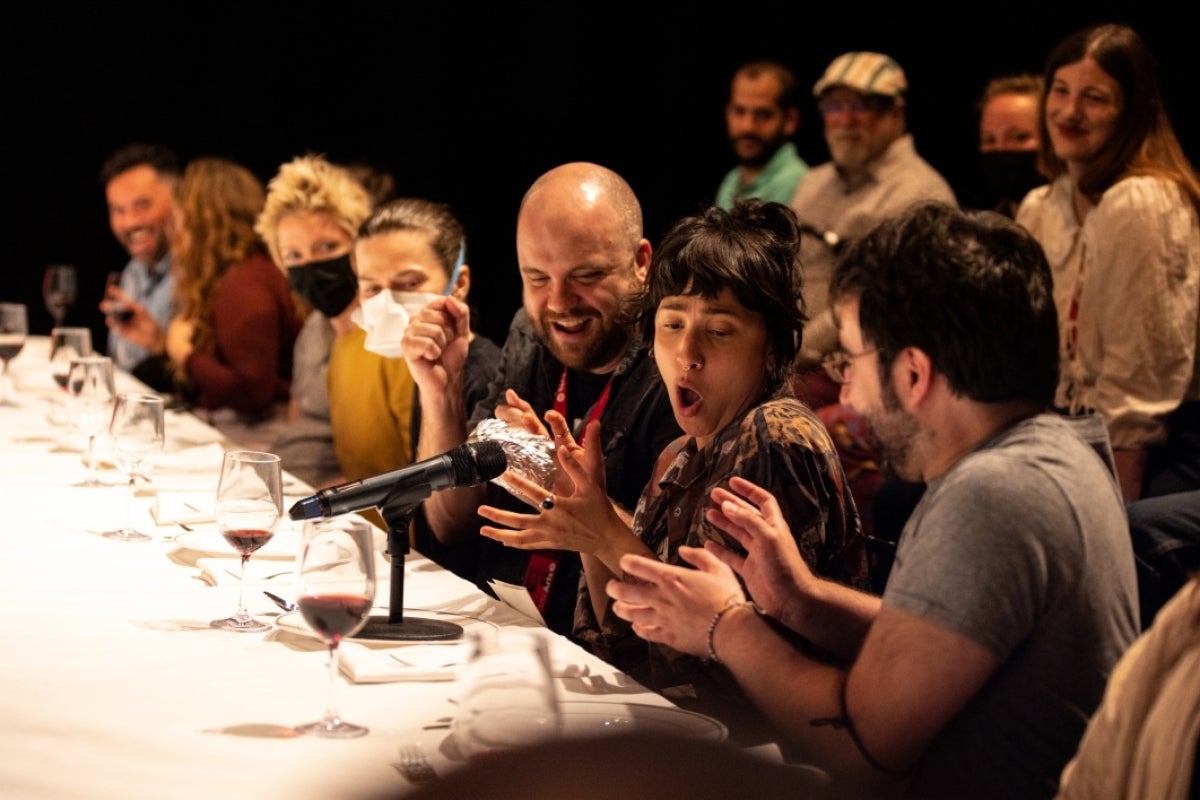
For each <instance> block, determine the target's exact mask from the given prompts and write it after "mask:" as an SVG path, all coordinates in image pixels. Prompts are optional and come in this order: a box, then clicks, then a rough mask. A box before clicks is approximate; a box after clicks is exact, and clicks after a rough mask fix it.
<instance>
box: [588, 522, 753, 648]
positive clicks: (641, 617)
mask: <svg viewBox="0 0 1200 800" xmlns="http://www.w3.org/2000/svg"><path fill="white" fill-rule="evenodd" d="M679 557H680V558H681V559H683V560H684V561H686V562H688V563H689V564H691V565H692V566H694V567H695V569H689V568H687V567H682V566H675V565H673V564H664V563H663V562H661V561H659V560H657V559H654V558H646V557H644V556H636V555H628V556H625V557H624V558H622V559H621V561H620V567H621V569H622V570H623V571H624V573H625V577H626V580H624V581H609V582H608V585H607V586H606V591H607V593H608V596H609V597H611V598H612V599H613V600H614V601H615V602H614V603H613V606H612V609H613V612H614V613H615V614H616V615H617V616H619V617H621V618H622V619H624V620H628V621H629V622H631V623H633V630H634V633H636V634H637V635H638V636H640V637H642V638H643V639H646V640H647V641H651V642H659V643H661V644H665V645H667V646H668V647H672V648H674V649H676V650H679V651H681V652H685V653H691V654H692V655H697V656H703V655H707V653H708V626H709V625H710V624H711V622H712V619H713V615H714V614H716V613H717V612H718V611H720V610H721V609H722V608H725V607H726V606H727V605H728V604H730V603H731V602H738V601H740V600H743V599H744V596H743V593H742V587H741V585H740V584H739V583H738V580H737V576H736V575H734V573H733V570H731V569H730V568H729V567H728V566H726V565H725V564H723V563H721V561H720V559H718V558H717V557H716V556H714V555H713V554H712V553H709V552H707V551H705V550H701V549H700V548H697V547H688V546H687V545H682V546H680V548H679ZM629 578H634V579H636V580H632V581H631V580H629Z"/></svg>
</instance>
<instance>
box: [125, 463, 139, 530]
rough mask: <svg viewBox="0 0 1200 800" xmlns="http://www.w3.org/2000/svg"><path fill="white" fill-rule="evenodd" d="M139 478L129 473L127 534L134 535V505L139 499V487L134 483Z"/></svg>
mask: <svg viewBox="0 0 1200 800" xmlns="http://www.w3.org/2000/svg"><path fill="white" fill-rule="evenodd" d="M136 478H137V476H136V475H135V474H134V473H132V472H131V473H129V494H128V495H127V496H126V498H125V533H127V534H129V535H131V536H132V535H133V530H134V528H133V505H134V501H135V500H136V497H137V486H135V485H134V481H135V480H136Z"/></svg>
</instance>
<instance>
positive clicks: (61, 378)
mask: <svg viewBox="0 0 1200 800" xmlns="http://www.w3.org/2000/svg"><path fill="white" fill-rule="evenodd" d="M54 382H55V383H57V384H58V386H59V388H60V389H66V388H67V373H65V372H56V373H54Z"/></svg>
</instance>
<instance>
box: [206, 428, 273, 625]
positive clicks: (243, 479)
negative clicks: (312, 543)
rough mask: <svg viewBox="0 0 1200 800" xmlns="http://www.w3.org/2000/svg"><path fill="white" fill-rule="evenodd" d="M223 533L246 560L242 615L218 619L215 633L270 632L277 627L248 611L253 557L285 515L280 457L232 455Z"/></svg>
mask: <svg viewBox="0 0 1200 800" xmlns="http://www.w3.org/2000/svg"><path fill="white" fill-rule="evenodd" d="M216 507H217V529H218V530H219V531H221V535H222V536H224V537H225V541H227V542H229V546H230V547H232V548H233V549H234V550H236V551H237V552H238V555H240V556H241V557H242V574H241V581H240V582H239V586H238V605H237V611H236V612H235V613H234V615H233V616H232V617H226V618H224V619H214V620H213V621H212V622H211V623H210V624H211V625H212V626H213V627H214V628H222V629H223V630H228V631H240V632H251V631H265V630H270V629H271V626H270V625H268V624H266V623H265V622H259V621H258V620H256V619H254V618H253V617H251V616H250V614H249V613H248V612H247V611H246V602H245V598H246V564H247V562H249V561H250V556H251V555H252V554H253V553H254V552H255V551H256V550H258V549H259V548H261V547H262V546H263V545H264V544H266V543H267V542H269V541H271V537H272V536H274V535H275V526H276V525H278V524H279V518H280V516H281V515H282V514H283V474H282V470H281V468H280V464H279V456H277V455H275V454H274V453H260V452H258V451H255V450H231V451H229V452H227V453H226V454H225V457H224V459H223V460H222V462H221V478H220V480H219V481H218V482H217V503H216Z"/></svg>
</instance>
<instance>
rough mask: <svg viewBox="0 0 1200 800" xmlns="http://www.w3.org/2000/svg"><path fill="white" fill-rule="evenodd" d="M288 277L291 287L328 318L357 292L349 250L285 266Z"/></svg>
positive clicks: (334, 315) (356, 282) (339, 310)
mask: <svg viewBox="0 0 1200 800" xmlns="http://www.w3.org/2000/svg"><path fill="white" fill-rule="evenodd" d="M287 276H288V284H289V285H290V286H291V287H292V290H293V291H294V292H296V294H298V295H300V296H301V297H303V298H304V299H305V301H307V302H308V303H309V304H310V305H312V307H313V308H315V309H316V310H317V311H320V312H321V313H322V314H324V315H325V316H327V317H336V316H337V315H338V314H340V313H342V312H343V311H345V310H346V306H348V305H350V301H352V300H353V299H354V296H355V295H356V294H358V278H357V277H355V275H354V270H352V269H351V268H350V254H349V253H347V254H345V255H341V256H338V257H337V258H331V259H329V260H327V261H310V262H309V263H307V264H301V265H299V266H297V267H288V271H287Z"/></svg>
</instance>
